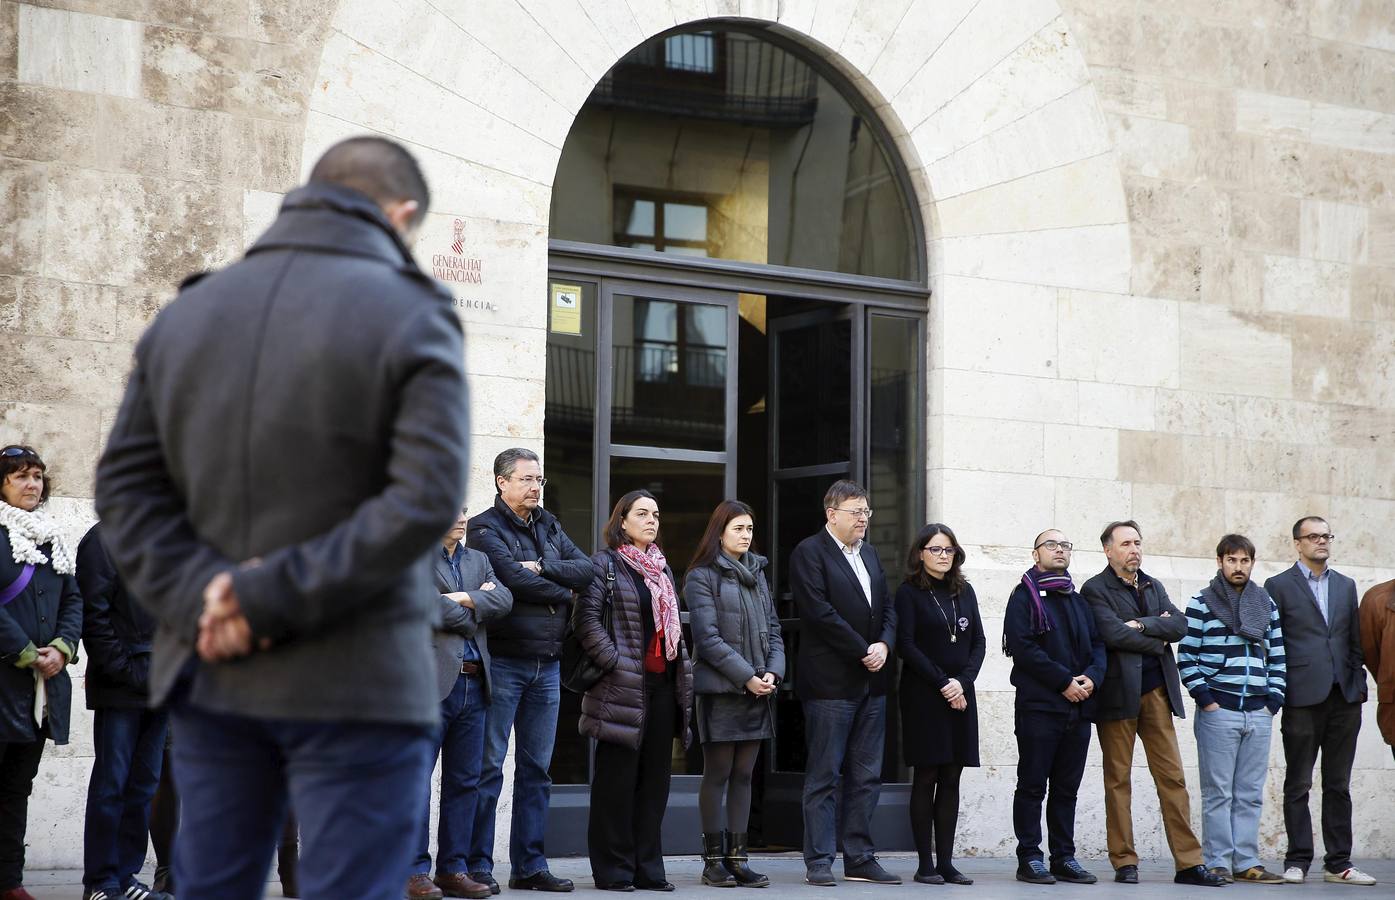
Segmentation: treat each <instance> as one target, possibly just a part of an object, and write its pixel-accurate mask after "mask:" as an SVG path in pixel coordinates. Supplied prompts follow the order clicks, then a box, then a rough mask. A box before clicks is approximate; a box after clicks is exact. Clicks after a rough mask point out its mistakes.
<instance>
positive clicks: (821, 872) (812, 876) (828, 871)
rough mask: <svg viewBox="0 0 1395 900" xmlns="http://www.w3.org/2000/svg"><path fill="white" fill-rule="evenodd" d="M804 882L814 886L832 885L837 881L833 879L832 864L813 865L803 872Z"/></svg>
mask: <svg viewBox="0 0 1395 900" xmlns="http://www.w3.org/2000/svg"><path fill="white" fill-rule="evenodd" d="M804 883H805V884H812V885H814V886H815V887H833V886H834V885H836V884H837V883H838V882H836V881H834V880H833V867H832V866H813V867H811V868H810V869H809V871H807V872H805V873H804Z"/></svg>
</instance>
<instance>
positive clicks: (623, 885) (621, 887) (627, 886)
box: [596, 881, 635, 894]
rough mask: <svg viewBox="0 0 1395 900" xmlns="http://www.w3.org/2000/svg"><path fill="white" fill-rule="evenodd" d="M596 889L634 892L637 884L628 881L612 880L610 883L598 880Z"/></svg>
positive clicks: (626, 892) (623, 892) (624, 892)
mask: <svg viewBox="0 0 1395 900" xmlns="http://www.w3.org/2000/svg"><path fill="white" fill-rule="evenodd" d="M596 890H598V891H619V892H620V893H622V894H633V893H634V892H635V886H634V885H633V884H631V883H630V882H628V881H612V882H611V883H610V884H604V883H603V882H600V881H598V882H596Z"/></svg>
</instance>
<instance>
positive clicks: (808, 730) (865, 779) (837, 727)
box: [804, 694, 886, 871]
mask: <svg viewBox="0 0 1395 900" xmlns="http://www.w3.org/2000/svg"><path fill="white" fill-rule="evenodd" d="M804 741H805V745H806V747H807V749H808V759H807V761H806V762H805V765H804V865H805V866H806V867H808V868H814V867H815V866H831V865H833V857H834V856H836V855H837V853H838V838H839V834H838V824H839V818H840V813H841V819H842V835H841V836H842V844H843V870H844V871H847V870H848V869H849V868H852V867H854V866H858V865H860V864H862V863H864V862H866V861H867V860H869V859H871V858H872V855H873V854H874V853H875V852H876V848H875V847H874V846H873V844H872V813H873V811H874V810H876V808H877V800H878V798H880V797H881V793H882V755H883V754H884V752H885V745H886V697H873V696H871V695H870V694H864V695H863V696H861V697H859V698H856V699H853V700H805V701H804Z"/></svg>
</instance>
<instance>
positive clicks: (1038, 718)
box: [1012, 709, 1090, 863]
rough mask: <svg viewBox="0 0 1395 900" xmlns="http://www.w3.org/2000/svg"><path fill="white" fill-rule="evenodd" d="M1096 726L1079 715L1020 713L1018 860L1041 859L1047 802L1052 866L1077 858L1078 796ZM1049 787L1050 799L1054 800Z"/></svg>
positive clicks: (1015, 804) (1015, 807) (1015, 805)
mask: <svg viewBox="0 0 1395 900" xmlns="http://www.w3.org/2000/svg"><path fill="white" fill-rule="evenodd" d="M1089 750H1090V723H1089V721H1087V720H1085V719H1082V718H1081V717H1080V713H1079V712H1078V711H1077V710H1074V709H1072V710H1070V712H1069V713H1066V714H1056V713H1046V712H1033V711H1031V710H1019V711H1018V712H1017V790H1016V792H1015V793H1014V794H1013V796H1012V828H1013V831H1015V832H1016V833H1017V858H1018V860H1020V861H1022V862H1026V861H1028V860H1032V859H1041V803H1042V800H1043V799H1045V800H1046V835H1047V848H1048V849H1049V850H1050V853H1051V862H1053V863H1054V862H1060V861H1061V860H1064V859H1070V858H1071V857H1073V856H1075V797H1076V793H1077V792H1078V791H1079V790H1080V779H1081V778H1082V777H1084V775H1085V755H1086V754H1087V753H1088V752H1089ZM1048 788H1049V795H1048Z"/></svg>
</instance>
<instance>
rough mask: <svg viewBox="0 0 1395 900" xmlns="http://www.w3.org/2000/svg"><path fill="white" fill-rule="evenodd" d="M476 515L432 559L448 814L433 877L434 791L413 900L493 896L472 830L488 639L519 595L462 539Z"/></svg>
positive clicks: (463, 519) (454, 529)
mask: <svg viewBox="0 0 1395 900" xmlns="http://www.w3.org/2000/svg"><path fill="white" fill-rule="evenodd" d="M468 523H469V517H468V516H467V515H466V514H465V510H464V509H463V508H462V509H461V510H460V515H458V516H456V519H455V524H454V525H452V526H451V528H450V531H447V532H446V536H445V538H444V539H443V540H442V542H441V552H440V553H439V554H437V555H435V556H434V557H433V562H432V574H433V575H434V576H435V579H436V590H438V591H440V593H441V619H442V624H441V627H440V628H438V629H436V631H435V632H434V633H433V638H432V642H431V643H432V648H433V649H434V650H435V651H436V672H437V685H436V686H437V691H436V693H437V694H439V695H440V697H441V748H440V753H441V815H440V818H439V820H438V824H437V828H436V878H435V879H434V880H433V879H432V878H431V846H430V831H431V792H430V791H427V796H426V815H424V816H423V817H422V820H421V847H420V849H419V851H418V852H417V858H416V863H415V864H414V865H413V866H412V874H411V875H410V876H409V877H408V879H407V890H406V896H407V900H436V898H439V897H442V896H447V897H472V898H476V900H481V898H484V897H488V896H489V885H487V884H481V883H479V882H478V881H475V880H474V879H472V878H470V876H469V868H468V867H469V856H470V835H471V832H472V831H473V829H474V826H475V811H476V809H477V807H478V806H479V786H480V770H481V768H482V767H483V765H484V713H485V710H486V709H487V708H488V707H489V640H488V638H487V637H486V635H485V629H484V627H483V626H484V624H485V623H486V622H490V621H495V620H497V619H499V618H501V617H503V616H506V615H508V613H509V610H510V609H512V608H513V595H512V594H510V593H509V589H508V588H506V587H504V586H503V585H501V584H498V583H497V581H496V579H495V577H494V568H493V567H492V566H490V564H489V557H487V556H485V555H484V554H483V553H480V552H479V551H478V550H471V549H470V548H469V547H466V546H465V544H464V543H463V542H464V540H465V528H466V525H467V524H468Z"/></svg>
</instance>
